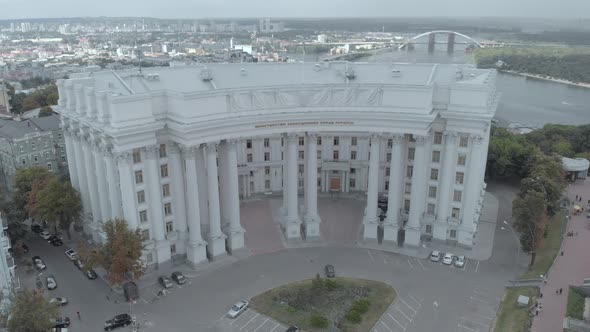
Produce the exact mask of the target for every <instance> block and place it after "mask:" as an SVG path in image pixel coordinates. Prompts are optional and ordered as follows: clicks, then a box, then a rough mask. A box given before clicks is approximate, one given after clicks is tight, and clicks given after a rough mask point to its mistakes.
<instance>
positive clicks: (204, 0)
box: [0, 0, 590, 20]
mask: <svg viewBox="0 0 590 332" xmlns="http://www.w3.org/2000/svg"><path fill="white" fill-rule="evenodd" d="M0 8H2V10H1V11H0V19H5V20H6V19H27V18H60V17H64V18H65V17H97V16H117V17H120V16H133V17H138V16H146V17H155V18H178V19H192V18H194V19H198V18H207V17H212V18H229V17H231V18H240V17H284V18H290V17H530V18H535V17H538V18H542V17H546V18H562V19H563V18H571V19H579V18H588V17H590V14H589V13H590V1H587V0H561V1H551V2H550V1H538V0H520V1H518V2H517V1H514V0H494V1H479V3H477V4H475V3H474V1H473V0H451V1H440V0H412V1H407V2H401V1H395V0H365V1H350V0H322V1H315V0H298V1H294V2H287V3H284V2H283V3H280V5H278V4H277V2H269V1H262V0H250V1H247V2H245V1H241V0H194V1H188V0H169V1H150V0H144V1H139V0H130V1H114V0H103V1H101V2H100V5H99V6H97V3H94V2H92V3H91V2H89V1H86V0H81V1H74V0H53V1H41V0H0Z"/></svg>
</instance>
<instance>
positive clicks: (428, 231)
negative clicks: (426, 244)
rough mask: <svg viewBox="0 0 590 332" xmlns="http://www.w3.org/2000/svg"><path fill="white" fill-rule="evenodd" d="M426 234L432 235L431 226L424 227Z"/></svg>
mask: <svg viewBox="0 0 590 332" xmlns="http://www.w3.org/2000/svg"><path fill="white" fill-rule="evenodd" d="M426 234H432V225H426Z"/></svg>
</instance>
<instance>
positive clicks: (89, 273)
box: [85, 269, 98, 280]
mask: <svg viewBox="0 0 590 332" xmlns="http://www.w3.org/2000/svg"><path fill="white" fill-rule="evenodd" d="M85 274H86V277H88V279H90V280H94V279H96V278H98V274H96V271H94V270H93V269H89V270H88V271H86V273H85Z"/></svg>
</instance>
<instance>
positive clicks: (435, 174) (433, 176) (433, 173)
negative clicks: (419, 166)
mask: <svg viewBox="0 0 590 332" xmlns="http://www.w3.org/2000/svg"><path fill="white" fill-rule="evenodd" d="M430 180H435V181H437V180H438V169H436V168H432V169H431V170H430Z"/></svg>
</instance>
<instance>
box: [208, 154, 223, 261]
mask: <svg viewBox="0 0 590 332" xmlns="http://www.w3.org/2000/svg"><path fill="white" fill-rule="evenodd" d="M206 150H207V157H206V159H207V190H208V191H209V237H208V238H207V242H208V245H207V251H208V252H209V256H211V257H216V256H219V255H223V254H225V238H226V235H225V234H223V233H222V232H221V215H220V211H219V181H218V176H217V143H209V144H207V147H206Z"/></svg>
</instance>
